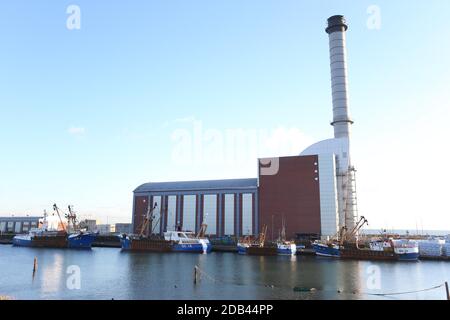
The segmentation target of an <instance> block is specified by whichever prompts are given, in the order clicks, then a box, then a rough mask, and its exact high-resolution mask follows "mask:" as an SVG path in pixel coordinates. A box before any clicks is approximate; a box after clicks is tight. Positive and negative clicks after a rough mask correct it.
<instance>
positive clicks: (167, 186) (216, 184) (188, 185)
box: [134, 179, 258, 193]
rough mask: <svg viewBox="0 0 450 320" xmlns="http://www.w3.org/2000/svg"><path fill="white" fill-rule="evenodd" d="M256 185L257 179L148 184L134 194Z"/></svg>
mask: <svg viewBox="0 0 450 320" xmlns="http://www.w3.org/2000/svg"><path fill="white" fill-rule="evenodd" d="M257 185H258V179H227V180H204V181H177V182H150V183H145V184H143V185H141V186H139V187H138V188H136V190H134V192H135V193H142V192H158V191H162V192H167V191H199V190H228V189H252V188H256V187H257Z"/></svg>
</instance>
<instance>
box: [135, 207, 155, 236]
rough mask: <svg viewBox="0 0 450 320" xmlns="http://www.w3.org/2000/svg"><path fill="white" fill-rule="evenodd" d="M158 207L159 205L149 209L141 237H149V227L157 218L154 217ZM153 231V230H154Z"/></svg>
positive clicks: (143, 223)
mask: <svg viewBox="0 0 450 320" xmlns="http://www.w3.org/2000/svg"><path fill="white" fill-rule="evenodd" d="M157 207H158V203H155V205H154V206H153V208H152V207H150V206H149V207H148V210H147V213H146V214H145V215H144V221H143V222H142V226H141V231H140V232H139V237H143V236H148V227H149V224H150V222H152V221H153V219H154V218H155V217H154V216H153V211H155V209H156V208H157ZM152 231H153V230H152Z"/></svg>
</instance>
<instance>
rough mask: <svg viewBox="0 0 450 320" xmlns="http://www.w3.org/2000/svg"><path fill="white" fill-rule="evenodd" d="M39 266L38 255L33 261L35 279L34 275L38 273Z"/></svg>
mask: <svg viewBox="0 0 450 320" xmlns="http://www.w3.org/2000/svg"><path fill="white" fill-rule="evenodd" d="M37 268H38V260H37V257H34V262H33V280H34V276H35V275H36V271H37Z"/></svg>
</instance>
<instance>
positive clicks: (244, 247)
mask: <svg viewBox="0 0 450 320" xmlns="http://www.w3.org/2000/svg"><path fill="white" fill-rule="evenodd" d="M266 233H267V226H263V228H262V232H261V233H260V234H259V236H258V237H257V238H254V237H251V236H245V237H243V238H241V239H240V240H239V242H238V243H237V248H238V253H239V254H242V255H253V256H275V255H277V254H278V248H277V246H276V245H270V244H266Z"/></svg>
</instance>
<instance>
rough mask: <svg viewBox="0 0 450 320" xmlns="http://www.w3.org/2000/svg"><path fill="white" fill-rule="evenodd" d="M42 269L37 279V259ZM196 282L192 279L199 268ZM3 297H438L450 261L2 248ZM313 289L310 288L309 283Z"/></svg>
mask: <svg viewBox="0 0 450 320" xmlns="http://www.w3.org/2000/svg"><path fill="white" fill-rule="evenodd" d="M35 257H37V261H38V266H37V271H36V273H35V275H34V277H33V261H34V258H35ZM195 266H198V267H199V281H198V282H197V284H194V268H195ZM0 272H1V276H0V295H6V296H10V297H12V298H13V299H51V300H54V299H57V300H59V299H77V300H84V299H96V300H111V299H115V300H134V299H137V300H153V299H164V300H177V299H183V300H184V299H205V300H208V299H231V300H237V299H239V300H251V299H289V300H296V299H308V300H312V299H390V300H396V299H438V300H445V299H446V295H445V289H444V288H443V287H441V288H438V289H434V290H430V291H424V292H419V293H410V294H404V295H393V296H377V295H372V294H380V293H400V292H410V291H417V290H422V289H427V288H431V287H434V286H437V285H440V284H443V283H444V282H445V281H448V280H450V262H445V261H420V262H417V263H416V262H413V263H411V262H404V263H402V262H370V261H342V260H333V259H329V258H320V257H314V256H297V257H289V256H276V257H252V256H240V255H238V254H234V253H212V254H209V255H199V254H184V253H166V254H160V253H130V252H121V251H120V250H118V249H107V248H93V249H92V250H81V251H77V250H64V249H37V248H18V247H12V246H10V245H3V246H0ZM312 288H314V289H313V290H312V291H310V289H312Z"/></svg>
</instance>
